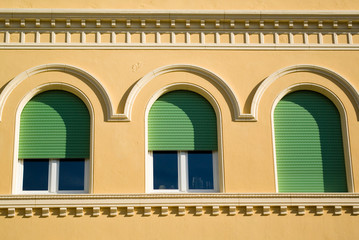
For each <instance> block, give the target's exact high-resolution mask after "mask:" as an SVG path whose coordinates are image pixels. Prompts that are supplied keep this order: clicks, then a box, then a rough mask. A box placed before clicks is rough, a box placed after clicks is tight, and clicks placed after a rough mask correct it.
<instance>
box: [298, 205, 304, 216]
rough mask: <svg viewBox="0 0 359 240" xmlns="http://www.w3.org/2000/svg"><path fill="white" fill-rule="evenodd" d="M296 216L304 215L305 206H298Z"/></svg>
mask: <svg viewBox="0 0 359 240" xmlns="http://www.w3.org/2000/svg"><path fill="white" fill-rule="evenodd" d="M297 214H298V215H304V214H305V206H298V212H297Z"/></svg>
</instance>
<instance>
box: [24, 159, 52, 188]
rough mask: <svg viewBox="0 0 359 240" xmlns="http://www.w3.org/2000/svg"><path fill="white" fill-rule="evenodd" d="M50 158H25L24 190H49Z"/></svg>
mask: <svg viewBox="0 0 359 240" xmlns="http://www.w3.org/2000/svg"><path fill="white" fill-rule="evenodd" d="M48 186H49V160H47V159H46V160H44V159H25V160H24V177H23V183H22V189H23V190H24V191H40V190H45V191H47V190H48Z"/></svg>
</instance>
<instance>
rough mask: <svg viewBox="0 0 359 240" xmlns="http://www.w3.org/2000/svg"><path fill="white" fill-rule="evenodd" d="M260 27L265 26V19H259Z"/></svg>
mask: <svg viewBox="0 0 359 240" xmlns="http://www.w3.org/2000/svg"><path fill="white" fill-rule="evenodd" d="M259 28H264V21H263V20H261V21H259Z"/></svg>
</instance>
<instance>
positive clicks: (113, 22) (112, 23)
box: [111, 19, 116, 27]
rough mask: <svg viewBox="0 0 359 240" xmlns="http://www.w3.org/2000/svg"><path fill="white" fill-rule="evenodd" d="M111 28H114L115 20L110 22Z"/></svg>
mask: <svg viewBox="0 0 359 240" xmlns="http://www.w3.org/2000/svg"><path fill="white" fill-rule="evenodd" d="M111 27H116V20H115V19H112V20H111Z"/></svg>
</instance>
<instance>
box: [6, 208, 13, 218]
mask: <svg viewBox="0 0 359 240" xmlns="http://www.w3.org/2000/svg"><path fill="white" fill-rule="evenodd" d="M7 217H8V218H12V217H15V208H8V209H7Z"/></svg>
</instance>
